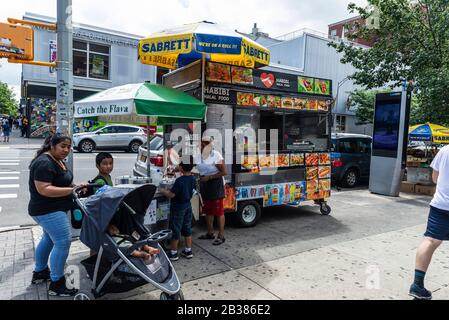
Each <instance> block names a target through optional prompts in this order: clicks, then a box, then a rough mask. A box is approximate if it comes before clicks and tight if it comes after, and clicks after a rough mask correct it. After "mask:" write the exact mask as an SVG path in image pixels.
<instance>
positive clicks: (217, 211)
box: [195, 137, 227, 245]
mask: <svg viewBox="0 0 449 320" xmlns="http://www.w3.org/2000/svg"><path fill="white" fill-rule="evenodd" d="M195 164H196V166H197V169H198V172H199V174H200V177H201V179H200V181H201V184H200V193H201V197H202V199H203V213H204V214H205V215H206V222H207V234H205V235H202V236H201V237H200V238H199V239H201V240H214V241H213V245H221V244H223V243H224V242H225V237H224V228H225V215H224V198H225V188H224V177H225V176H226V174H227V173H226V165H225V163H224V159H223V156H222V155H221V154H220V152H218V151H216V150H214V149H213V144H212V138H211V137H203V139H202V140H201V155H198V156H197V157H196V158H195ZM214 217H217V219H218V227H219V232H218V236H217V237H216V238H215V235H214V226H213V224H214Z"/></svg>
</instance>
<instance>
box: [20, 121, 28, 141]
mask: <svg viewBox="0 0 449 320" xmlns="http://www.w3.org/2000/svg"><path fill="white" fill-rule="evenodd" d="M27 130H28V118H27V117H23V119H22V132H21V137H26V135H27Z"/></svg>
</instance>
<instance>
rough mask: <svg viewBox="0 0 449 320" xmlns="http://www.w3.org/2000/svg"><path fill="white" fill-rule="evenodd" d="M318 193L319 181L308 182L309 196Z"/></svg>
mask: <svg viewBox="0 0 449 320" xmlns="http://www.w3.org/2000/svg"><path fill="white" fill-rule="evenodd" d="M317 191H318V180H311V181H307V194H308V195H309V194H313V193H316V192H317Z"/></svg>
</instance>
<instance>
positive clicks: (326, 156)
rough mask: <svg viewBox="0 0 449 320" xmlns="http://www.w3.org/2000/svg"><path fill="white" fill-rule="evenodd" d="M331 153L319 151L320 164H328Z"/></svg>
mask: <svg viewBox="0 0 449 320" xmlns="http://www.w3.org/2000/svg"><path fill="white" fill-rule="evenodd" d="M330 164H331V155H330V154H329V153H320V165H330Z"/></svg>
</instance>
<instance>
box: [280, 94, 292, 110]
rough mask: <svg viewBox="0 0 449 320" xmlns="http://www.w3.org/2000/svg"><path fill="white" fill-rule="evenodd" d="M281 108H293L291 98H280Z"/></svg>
mask: <svg viewBox="0 0 449 320" xmlns="http://www.w3.org/2000/svg"><path fill="white" fill-rule="evenodd" d="M282 108H285V109H292V108H293V98H289V97H285V98H282Z"/></svg>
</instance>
